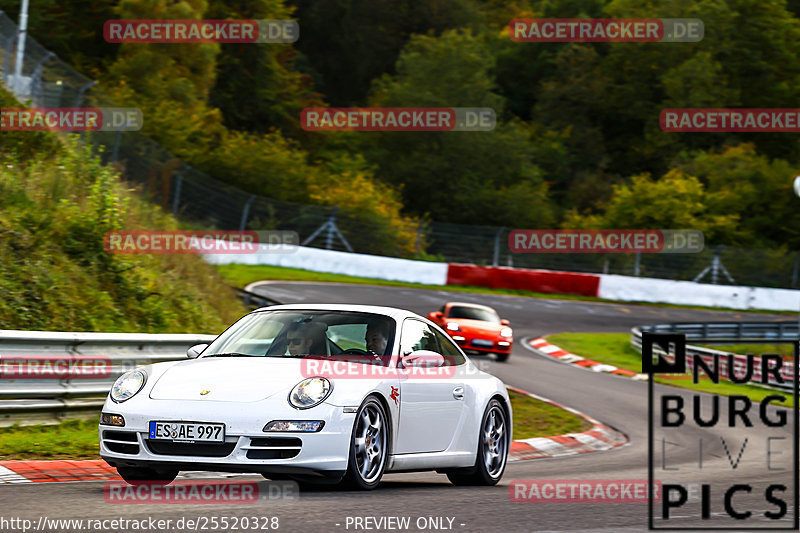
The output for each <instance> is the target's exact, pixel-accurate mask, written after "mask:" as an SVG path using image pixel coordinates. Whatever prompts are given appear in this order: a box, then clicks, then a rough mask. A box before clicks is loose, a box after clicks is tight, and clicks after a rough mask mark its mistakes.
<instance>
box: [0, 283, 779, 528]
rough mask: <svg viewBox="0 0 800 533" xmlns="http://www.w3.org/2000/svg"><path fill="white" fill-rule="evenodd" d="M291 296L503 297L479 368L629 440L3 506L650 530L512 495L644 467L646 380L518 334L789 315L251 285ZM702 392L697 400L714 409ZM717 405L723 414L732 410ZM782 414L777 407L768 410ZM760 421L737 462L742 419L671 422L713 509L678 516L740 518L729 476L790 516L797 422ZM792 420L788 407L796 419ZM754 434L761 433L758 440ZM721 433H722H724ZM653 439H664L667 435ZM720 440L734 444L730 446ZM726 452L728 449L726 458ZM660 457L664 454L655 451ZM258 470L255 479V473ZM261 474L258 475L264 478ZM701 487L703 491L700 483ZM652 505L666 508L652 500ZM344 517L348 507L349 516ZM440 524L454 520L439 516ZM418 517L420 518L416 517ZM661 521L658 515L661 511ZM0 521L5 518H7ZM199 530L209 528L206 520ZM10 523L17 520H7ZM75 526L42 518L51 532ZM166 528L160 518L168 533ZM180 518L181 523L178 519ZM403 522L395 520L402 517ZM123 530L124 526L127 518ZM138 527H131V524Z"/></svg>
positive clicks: (689, 509) (406, 301) (677, 463)
mask: <svg viewBox="0 0 800 533" xmlns="http://www.w3.org/2000/svg"><path fill="white" fill-rule="evenodd" d="M252 290H253V291H254V292H258V293H262V294H265V295H269V296H270V297H272V298H275V299H277V300H279V301H281V302H284V303H311V302H315V303H361V304H376V305H391V306H393V307H400V308H406V309H410V310H413V311H415V312H417V313H420V314H423V315H424V314H427V313H428V312H430V311H432V310H437V309H438V308H439V307H441V305H442V303H444V302H445V301H448V300H457V301H468V302H476V303H483V304H486V305H491V306H492V307H495V308H496V309H497V310H498V311H499V313H500V315H501V316H502V317H504V318H507V319H509V320H510V321H511V325H512V326H513V327H514V334H515V339H516V340H517V342H516V345H515V347H514V351H513V353H512V355H511V357H510V358H509V360H508V362H506V363H497V362H496V361H494V360H493V358H491V357H473V360H474V361H476V362H477V363H478V364H479V365H480V366H481V368H483V369H484V370H486V371H488V372H490V373H493V374H495V375H497V376H498V377H500V378H501V379H503V380H504V381H505V382H506V383H507V384H509V385H513V386H516V387H519V388H522V389H525V390H528V391H531V392H534V393H537V394H539V395H542V396H545V397H547V398H550V399H552V400H555V401H557V402H560V403H563V404H566V405H569V406H571V407H574V408H576V409H579V410H581V411H583V412H585V413H587V414H589V415H592V416H593V417H595V418H597V419H599V420H600V421H602V422H604V423H606V424H609V425H611V426H613V427H615V428H617V429H618V430H620V431H622V432H624V433H625V434H627V435H628V436H629V437H630V444H629V445H627V446H623V447H620V448H616V449H614V450H612V451H607V452H599V453H590V454H584V455H579V456H566V457H560V458H552V459H546V460H534V461H523V462H516V463H511V464H509V465H508V467H507V469H506V472H505V475H504V477H503V479H502V481H501V483H500V484H499V485H498V486H496V487H490V488H486V487H454V486H452V485H451V484H450V483H449V482H448V480H447V478H446V477H445V476H444V475H439V474H435V473H414V474H394V475H387V476H386V477H384V481H383V483H382V485H381V486H380V487H379V488H378V489H377V490H375V491H372V492H369V493H360V492H347V491H336V490H322V491H316V490H315V491H310V492H302V493H301V495H300V497H299V498H298V499H297V500H295V501H282V502H258V503H256V504H244V505H230V504H226V505H196V504H195V505H191V504H169V505H153V504H149V505H120V504H109V503H106V502H105V500H104V498H103V482H81V483H43V484H25V485H15V486H10V485H6V486H0V518H10V517H17V518H23V519H29V520H32V521H33V523H36V522H37V521H38V520H39V517H40V516H46V517H47V518H50V519H53V518H77V519H80V518H83V519H87V518H90V519H114V518H123V519H126V518H127V519H143V518H148V517H152V518H154V519H156V520H157V519H171V520H172V521H173V522H172V523H173V524H174V523H175V522H176V521H177V520H178V519H180V518H182V517H184V518H193V519H197V518H199V517H207V518H209V519H210V518H212V517H252V516H259V517H263V516H277V517H279V529H278V531H303V532H309V531H311V532H327V531H377V530H383V531H388V530H391V529H388V528H377V527H375V524H374V523H373V522H370V523H369V525H370V526H372V527H371V528H370V529H365V528H356V527H355V526H354V523H353V522H352V520H353V519H355V518H356V517H360V518H366V517H374V518H375V519H379V518H381V517H387V516H400V517H410V518H411V522H410V527H409V528H408V529H405V531H430V530H434V529H431V528H418V527H417V520H418V519H420V520H424V519H426V518H428V517H447V518H450V519H452V526H450V527H451V530H454V531H465V532H487V531H489V532H490V531H499V532H512V531H513V532H516V531H615V532H617V531H620V532H621V531H646V530H647V525H648V521H647V520H648V508H647V504H644V503H614V504H610V503H601V502H591V503H577V502H573V503H562V502H548V503H530V502H526V503H513V502H512V501H511V500H510V498H509V484H510V483H511V482H512V481H513V480H518V479H538V480H542V479H548V478H549V479H571V480H572V479H574V480H579V479H600V478H603V479H617V480H622V479H624V480H646V479H647V457H648V456H647V449H648V448H647V420H648V417H647V405H648V403H647V384H646V383H642V382H638V381H634V380H631V379H627V378H623V377H617V376H611V375H608V374H599V373H594V372H591V371H587V370H583V369H580V368H577V367H574V366H570V365H566V364H562V363H559V362H557V361H554V360H552V359H550V358H547V357H544V356H542V355H540V354H537V353H534V352H533V351H532V350H530V349H527V348H525V347H524V346H522V343H521V342H520V341H521V340H522V339H524V338H530V337H534V336H541V335H546V334H552V333H558V332H562V331H597V332H627V331H629V330H630V328H631V327H633V326H635V325H642V324H648V323H663V322H675V321H715V320H723V321H725V320H742V319H751V320H780V319H783V320H785V319H786V318H787V317H786V316H783V317H780V316H774V315H765V314H757V315H753V314H747V313H738V312H718V311H701V310H688V309H666V308H655V307H648V306H639V305H624V304H608V303H592V302H579V301H571V300H550V299H534V298H523V297H514V296H503V295H486V294H471V293H454V292H447V291H436V290H421V289H409V288H398V287H375V286H367V285H346V284H329V283H305V282H274V283H273V282H266V283H264V284H261V285H258V286H256V287H255V288H252ZM655 390H656V394H665V393H672V394H675V393H677V394H680V395H682V396H683V397H684V398H685V399H686V401H687V405H689V406H691V403H690V402H691V397H690V395H689V394H686V393H682V392H679V391H678V389H674V388H671V387H662V386H658V385H657V386H656V387H655ZM708 398H709V397H708V396H705V397H704V399H705V400H706V402H705V403H704V404H703V410H702V412H703V413H704V414H706V415H707V414H708V413H709V411H708V409H707V407H708V403H709V402H708V401H707V400H708ZM726 412H727V409H726V408H725V407H724V405H723V407H722V418H721V419H722V420H723V421H725V422H726V421H727V419H726V416H725V413H726ZM770 414H771V416H773V417H774V416H775V410H774V409H771V410H770ZM750 418H751V420H752V421H753V424H754V427H752V428H747V429H746V431H747V436H749V440H748V443H747V445H746V447H745V449H744V451H743V452H742V453H741V457H739V462H738V463H737V466H736V468H733V467H732V466H731V462H734V463H735V462H736V461H737V457H738V456H739V452H740V450H741V447H742V444H743V440H744V436H743V435H744V434H743V433H742V431H743V429H742V425H741V423H739V424H738V427H734V428H728V427H724V428H722V427H714V428H707V429H699V428H696V427H694V425H692V428H684V429H680V430H672V431H671V432H670V433H668V434H666V440H667V442H668V444H667V445H665V446H666V447H665V454H664V458H665V459H664V466H665V467H666V468H678V470H677V471H675V470H670V471H666V470H663V471H660V472H657V474H656V478H658V479H663V480H664V481H665V482H680V483H696V482H698V481H702V482H709V481H710V483H711V490H712V494H711V497H712V499H711V507H710V511H711V513H712V515H711V518H712V521H710V522H709V521H701V520H700V519H699V518H698V517H699V514H700V504H699V501H698V498H696V497H693V498H691V499H690V501H689V502H688V503H687V504H686V505H685V506H684V507H683V508H682V509H681V510H678V511H674V515H673V516H674V518H675V520H673V521H671V523H670V525H671V526H672V527H676V526H677V527H686V528H698V527H708V526H714V527H721V528H723V529H724V528H730V527H742V526H743V525H744V523H742V522H735V521H732V520H730V519H727V518H726V516H725V514H724V511H723V504H722V494H721V492H722V491H723V490H724V489H725V488H727V487H728V486H730V485H733V484H737V483H749V484H750V485H752V486H753V487H754V491H753V493H752V494H751V495H747V494H742V493H740V494H738V495H737V496H735V498H734V502H735V507H736V508H737V510H740V511H745V510H750V511H752V512H753V517H752V518H750V519H749V520H748V521H747V522H746V523H747V525H748V527H775V526H776V525H780V526H783V527H787V526H788V527H791V518H792V517H793V515H792V513H793V505H792V503H793V498H794V493H793V486H792V470H791V468H792V465H791V458H792V454H791V451H790V450H791V444H787V443H791V442H792V441H791V438H792V426H791V425H789V426H787V427H786V428H768V427H765V426H763V424H762V423H761V422H760V421H759V419H758V415H757V413H751V416H750ZM790 420H791V419H790ZM754 435H756V437H755V438H754ZM767 436H773V437H786V438H787V439H788V440H784V441H777V440H776V441H773V444H772V450H773V454H776V453H778V452H783V454H784V455H783V456H780V455H773V456H772V468H776V467H778V468H780V467H786V469H785V470H768V469H767V466H766V449H765V446H766V437H767ZM721 438H723V439H725V445H723V444H722V441H721ZM699 439H702V440H703V458H704V459H703V465H702V470H698V456H699V453H698V441H699ZM658 446H661V443H660V441H659V443H658ZM724 446H727V451H726V449H725V447H724ZM729 457H730V458H729ZM656 458H657V459H660V457H659V455H658V454H657V456H656ZM254 479H255V478H254ZM258 479H261V478H260V477H259V478H258ZM769 483H784V484H786V485H787V486H788V489H787V491H786V492H784V493H776V495H778V496H780V497H781V498H782V499H784V500H786V501H787V503H788V504H789V505H788V506H789V512H788V514H787V517H786V518H784V519H783V520H781V521H780V523H777V522H774V521H770V520H767V519H766V518H764V517H763V512H765V511H775V510H776V509H777V508H776V506H775V505H773V504H771V503H769V502H767V501H766V500H765V498H764V494H763V488H764V486H765V485H766V484H769ZM697 494H699V491H698V493H697ZM655 511H656V513H659V512H660V507H658V506H657V507H656V509H655ZM348 517H349V518H350V519H351V522H350V523H349V524H350V525H349V527H348ZM443 523H444V526H445V528H446V527H448V524H449V521H448V520H447V519H445V520H444V521H443ZM420 525H423V524H422V522H420ZM656 525H657V527H658V526H661V524H659V523H657V524H656ZM0 526H2V522H1V521H0ZM207 526H208V528H207V529H205V531H222V529H213V528H212V527H211V525H210V523H209V524H207ZM0 529H1V530H3V531H22V529H15V528H11V527H8V526H7V525H6V527H0ZM56 530H64V531H67V530H69V531H72V530H74V529H55V528H51V529H45V531H56ZM166 530H172V528H166V529H162V531H166ZM175 530H177V529H175ZM394 530H395V531H396V530H397V529H394ZM122 531H127V530H124V529H123V530H122ZM131 531H132V529H131Z"/></svg>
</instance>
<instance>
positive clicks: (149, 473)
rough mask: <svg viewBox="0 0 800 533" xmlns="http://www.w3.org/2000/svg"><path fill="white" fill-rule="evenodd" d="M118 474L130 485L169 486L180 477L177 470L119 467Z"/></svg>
mask: <svg viewBox="0 0 800 533" xmlns="http://www.w3.org/2000/svg"><path fill="white" fill-rule="evenodd" d="M117 472H118V473H119V475H120V477H121V478H122V479H124V480H125V482H126V483H128V484H129V485H169V484H170V483H172V482H173V481H175V478H176V477H178V471H177V470H156V469H155V468H139V467H135V466H118V467H117Z"/></svg>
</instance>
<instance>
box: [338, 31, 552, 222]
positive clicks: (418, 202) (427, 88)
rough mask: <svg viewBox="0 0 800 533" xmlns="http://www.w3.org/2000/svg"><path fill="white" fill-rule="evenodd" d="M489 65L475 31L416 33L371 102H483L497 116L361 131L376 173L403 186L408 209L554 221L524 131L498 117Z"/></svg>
mask: <svg viewBox="0 0 800 533" xmlns="http://www.w3.org/2000/svg"><path fill="white" fill-rule="evenodd" d="M492 66H493V61H492V57H491V55H490V54H489V51H488V48H487V46H486V45H485V43H483V42H482V41H481V39H480V38H478V37H475V36H474V35H472V34H470V33H469V32H465V31H448V32H445V33H444V34H442V35H441V36H439V37H434V36H432V35H428V36H419V35H418V36H414V37H413V38H412V39H411V41H410V42H409V44H408V46H406V48H405V49H404V50H403V52H402V53H401V54H400V58H399V59H398V61H397V65H396V66H395V70H396V74H395V75H393V76H389V75H384V76H383V77H382V78H381V79H379V80H377V81H376V82H375V83H374V84H373V88H372V94H371V97H370V105H373V106H385V107H415V106H416V107H489V108H492V109H494V110H495V111H496V113H497V116H498V117H499V119H500V120H499V121H498V124H497V127H496V128H495V129H494V130H493V131H491V132H425V133H422V132H414V133H411V132H384V133H360V134H358V136H357V137H355V136H354V137H353V138H354V139H356V140H357V141H358V142H359V146H360V147H361V148H362V150H363V151H364V153H365V155H366V157H367V159H368V160H369V161H370V162H372V163H374V164H375V165H376V166H377V171H376V174H377V175H378V176H379V177H380V178H381V179H383V180H385V181H386V182H388V183H390V184H393V185H395V186H397V187H402V193H403V199H404V202H403V203H404V204H405V206H406V211H407V212H408V213H412V214H414V215H417V216H424V215H425V214H430V215H431V217H432V218H435V219H437V220H447V221H450V222H464V223H474V222H475V221H476V220H480V221H481V222H482V223H488V224H500V225H508V226H514V225H528V226H531V227H536V226H540V227H546V226H547V225H549V224H551V223H552V221H553V213H552V207H551V205H550V202H549V200H548V197H547V186H546V184H545V183H544V180H543V177H542V173H541V171H540V169H539V168H538V167H537V166H536V164H535V161H534V156H533V148H532V146H531V144H530V143H529V142H528V138H529V135H530V132H529V130H528V128H527V126H526V125H525V124H524V123H522V122H520V121H518V120H512V121H508V122H506V121H503V120H502V117H503V108H504V102H503V99H502V98H501V97H499V96H498V95H496V94H494V92H493V89H494V83H493V80H492V77H491V75H490V74H489V72H490V70H491V68H492Z"/></svg>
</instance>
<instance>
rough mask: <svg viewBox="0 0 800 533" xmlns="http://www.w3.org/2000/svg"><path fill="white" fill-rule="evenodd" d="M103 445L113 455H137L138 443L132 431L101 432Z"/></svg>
mask: <svg viewBox="0 0 800 533" xmlns="http://www.w3.org/2000/svg"><path fill="white" fill-rule="evenodd" d="M103 444H105V445H106V448H108V449H109V450H111V451H112V452H114V453H124V454H128V455H139V441H138V440H136V433H135V432H133V431H108V430H106V431H103Z"/></svg>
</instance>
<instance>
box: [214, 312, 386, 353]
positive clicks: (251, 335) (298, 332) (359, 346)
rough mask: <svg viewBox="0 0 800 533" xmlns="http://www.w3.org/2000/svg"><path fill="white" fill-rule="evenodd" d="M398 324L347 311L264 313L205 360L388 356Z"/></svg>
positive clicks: (228, 335)
mask: <svg viewBox="0 0 800 533" xmlns="http://www.w3.org/2000/svg"><path fill="white" fill-rule="evenodd" d="M394 330H395V326H394V321H393V320H391V319H390V318H388V317H385V316H382V315H376V314H372V313H356V312H349V311H262V312H258V313H253V314H250V315H247V316H245V317H244V318H242V319H241V320H239V321H238V322H237V323H236V324H234V325H233V326H232V327H231V328H230V329H228V331H226V332H225V333H223V334H222V335H221V336H220V337H219V338H218V339H217V340H215V341H214V342H213V343H212V344H211V345H210V346H209V347H208V348H207V349H206V350H205V351H204V352H203V355H202V357H222V356H225V357H303V356H309V355H312V356H335V357H348V356H354V355H355V356H358V355H389V354H391V353H392V352H391V346H392V342H393V341H394Z"/></svg>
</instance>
